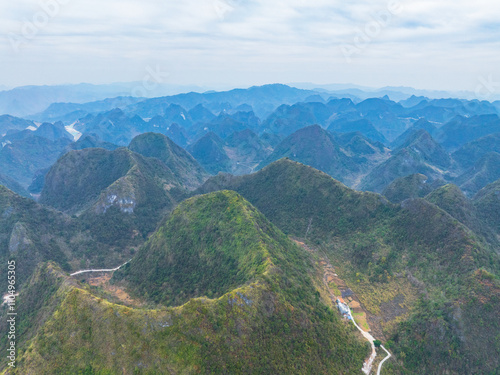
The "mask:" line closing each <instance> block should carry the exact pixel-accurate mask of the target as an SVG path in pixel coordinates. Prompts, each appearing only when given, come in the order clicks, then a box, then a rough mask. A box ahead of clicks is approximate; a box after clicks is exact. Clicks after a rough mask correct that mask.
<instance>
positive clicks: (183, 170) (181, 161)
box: [129, 133, 208, 190]
mask: <svg viewBox="0 0 500 375" xmlns="http://www.w3.org/2000/svg"><path fill="white" fill-rule="evenodd" d="M129 149H130V150H132V151H134V152H137V153H138V154H141V155H143V156H146V157H154V158H158V159H160V160H161V161H162V162H163V163H165V165H166V166H167V167H168V168H169V169H170V170H171V171H172V173H173V175H174V176H175V177H176V179H177V180H178V181H179V183H180V184H181V185H182V186H183V187H184V188H185V189H189V190H194V189H196V188H197V187H199V186H200V185H201V184H202V183H203V182H204V181H205V180H206V179H207V178H208V173H206V172H205V171H204V170H203V168H202V167H201V166H200V165H199V164H198V162H197V161H196V160H195V159H194V158H193V157H192V156H191V155H190V154H189V153H188V152H186V151H185V150H184V149H183V148H182V147H180V146H177V145H176V144H175V143H174V142H172V141H171V140H170V139H169V138H168V137H167V136H164V135H162V134H158V133H145V134H141V135H139V136H137V137H135V138H134V139H133V140H132V142H130V145H129Z"/></svg>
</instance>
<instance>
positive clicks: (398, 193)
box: [382, 173, 434, 203]
mask: <svg viewBox="0 0 500 375" xmlns="http://www.w3.org/2000/svg"><path fill="white" fill-rule="evenodd" d="M433 187H434V184H432V183H430V181H429V179H428V178H427V176H424V175H423V174H418V173H416V174H411V175H409V176H405V177H400V178H397V179H395V180H394V181H392V182H391V183H390V184H389V186H387V187H386V188H385V189H384V191H383V192H382V195H383V196H384V197H386V198H387V199H389V200H390V201H391V202H393V203H401V202H402V201H404V200H405V199H410V198H423V197H425V196H426V195H427V194H429V193H430V192H431V191H432V190H433Z"/></svg>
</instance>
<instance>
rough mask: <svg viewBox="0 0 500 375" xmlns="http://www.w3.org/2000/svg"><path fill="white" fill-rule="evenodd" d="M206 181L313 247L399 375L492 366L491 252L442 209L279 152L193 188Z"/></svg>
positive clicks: (494, 282) (496, 322) (494, 295)
mask: <svg viewBox="0 0 500 375" xmlns="http://www.w3.org/2000/svg"><path fill="white" fill-rule="evenodd" d="M214 188H225V189H232V190H235V191H238V192H239V193H240V194H242V195H243V196H244V197H245V198H246V199H248V200H249V201H250V202H251V203H252V204H254V205H255V206H256V207H257V208H258V209H260V210H261V211H262V212H263V213H264V214H265V215H266V217H268V218H269V219H270V220H271V221H272V222H273V223H274V224H276V225H277V226H278V227H279V228H280V229H282V230H284V231H285V232H286V233H288V234H290V235H293V236H297V237H301V238H304V237H306V238H307V239H309V241H310V242H311V243H312V244H313V245H315V246H318V247H319V248H321V249H323V250H324V251H325V252H326V253H327V254H328V255H329V257H330V259H331V261H332V263H333V264H334V266H335V267H336V270H337V272H339V274H340V275H341V276H342V278H343V279H344V280H346V282H347V283H348V286H349V287H350V288H351V289H352V290H353V291H354V292H355V293H356V294H357V295H358V297H359V298H360V300H361V302H362V303H363V304H364V306H365V307H366V308H367V309H368V310H369V312H370V313H371V314H373V315H374V316H376V317H378V320H377V319H375V320H373V321H372V322H371V323H370V324H372V323H373V324H374V325H377V324H379V325H380V328H381V331H382V332H383V335H384V337H385V339H386V340H388V346H389V347H390V348H391V349H392V350H393V352H394V354H395V356H396V358H397V361H398V363H399V364H400V365H402V366H403V369H404V370H401V371H403V372H404V373H412V374H422V373H443V372H445V371H451V372H452V373H460V374H470V373H495V371H498V370H499V369H500V367H499V366H500V362H499V360H498V358H500V357H499V353H500V347H499V346H498V337H497V335H496V334H495V333H494V332H498V329H499V327H500V317H499V316H498V314H497V313H496V311H498V310H499V309H500V298H499V292H500V287H499V284H498V276H497V275H498V271H499V269H500V267H499V256H498V253H497V252H496V251H494V249H491V248H489V247H488V246H487V245H485V244H483V242H482V241H480V240H479V239H478V236H477V235H476V234H474V233H473V232H472V231H471V230H470V229H468V228H467V227H465V226H463V225H462V224H460V223H459V222H458V220H456V219H455V218H453V217H452V216H451V215H449V214H448V213H446V212H445V211H443V210H441V209H440V208H438V207H437V206H435V205H433V204H431V203H429V202H427V201H425V200H422V199H414V200H407V201H405V202H404V204H403V205H393V204H391V203H389V202H388V201H386V200H385V199H384V198H382V197H381V196H379V195H377V194H372V193H360V192H355V191H352V190H350V189H348V188H347V187H345V186H343V185H342V184H340V183H338V182H337V181H335V180H333V179H331V178H330V177H329V176H327V175H325V174H323V173H321V172H319V171H317V170H314V169H313V168H310V167H306V166H303V165H300V164H298V163H295V162H291V161H289V160H280V161H278V162H276V163H273V164H271V165H270V166H268V167H267V168H264V169H263V170H262V171H260V172H258V173H256V174H254V175H249V176H243V177H237V178H234V177H233V178H230V177H228V176H217V177H215V178H213V181H210V180H209V181H208V182H207V183H206V184H205V186H204V188H203V189H202V191H208V190H212V189H214ZM398 301H399V302H398ZM398 306H399V307H398ZM377 322H378V323H377ZM389 366H390V367H392V368H393V369H394V370H396V369H397V368H396V367H397V366H396V363H391V362H390V364H389Z"/></svg>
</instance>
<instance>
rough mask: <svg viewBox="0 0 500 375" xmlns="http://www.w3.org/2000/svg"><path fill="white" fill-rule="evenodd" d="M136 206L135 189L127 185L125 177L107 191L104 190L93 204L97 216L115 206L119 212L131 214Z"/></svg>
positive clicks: (129, 184)
mask: <svg viewBox="0 0 500 375" xmlns="http://www.w3.org/2000/svg"><path fill="white" fill-rule="evenodd" d="M136 204H137V199H136V194H135V189H134V187H133V186H132V184H131V183H129V181H128V179H127V177H123V178H120V179H119V180H117V181H116V182H115V183H114V184H112V185H111V186H110V187H109V188H108V189H106V190H105V191H104V192H103V193H102V194H101V196H100V198H99V200H98V201H97V203H96V204H95V212H96V213H97V214H105V213H106V211H107V210H108V209H109V208H111V207H113V206H115V207H117V208H118V209H119V210H120V211H121V212H123V213H127V214H131V213H133V212H134V209H135V206H136Z"/></svg>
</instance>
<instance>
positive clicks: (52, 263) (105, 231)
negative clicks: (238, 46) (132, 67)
mask: <svg viewBox="0 0 500 375" xmlns="http://www.w3.org/2000/svg"><path fill="white" fill-rule="evenodd" d="M331 89H332V90H333V88H331ZM337 89H338V90H337V91H336V93H335V95H334V94H333V93H332V92H331V91H329V89H328V88H319V89H311V88H307V89H305V88H304V89H298V88H294V87H288V86H285V85H266V86H262V87H252V88H249V89H237V90H231V91H225V92H205V93H187V94H179V95H171V96H166V97H158V98H152V99H147V98H132V97H116V96H113V97H110V98H107V97H95V98H94V97H93V98H92V99H89V100H90V101H89V102H87V103H78V101H77V100H74V103H60V102H58V101H59V99H58V100H55V99H53V97H51V96H50V95H48V94H47V95H48V96H47V98H46V99H44V100H46V101H48V102H50V103H48V104H47V106H46V107H48V108H46V110H44V109H39V110H37V113H38V114H36V115H33V116H29V117H28V116H26V118H21V117H14V116H13V115H4V116H0V145H1V148H0V261H1V262H3V263H4V264H7V261H11V260H15V262H16V290H17V291H18V292H19V295H18V296H17V297H16V304H15V307H16V313H17V316H16V319H17V320H16V322H17V326H16V329H17V332H16V337H17V340H16V348H17V349H16V350H17V351H16V353H17V360H16V367H15V368H10V367H8V366H7V364H6V362H5V361H1V362H0V373H2V374H9V375H10V374H30V373H32V374H41V375H44V374H115V373H124V374H160V373H171V374H198V373H207V374H208V373H214V374H215V373H216V374H219V373H228V374H236V373H237V374H239V373H249V374H270V373H278V374H327V373H328V374H356V373H360V371H361V369H362V368H363V367H365V370H366V367H367V366H371V371H373V372H375V371H377V367H378V366H379V364H380V363H381V361H382V358H384V357H385V356H386V352H385V351H384V350H387V351H389V352H390V353H391V357H390V358H388V360H387V361H384V363H383V368H382V373H388V374H401V375H402V374H424V373H425V374H451V373H453V374H495V373H497V372H499V371H500V361H499V358H500V350H499V345H498V344H499V342H498V331H499V327H500V317H499V315H498V311H500V279H499V272H500V250H499V249H500V214H499V212H500V151H499V150H500V145H499V139H500V138H499V134H500V127H499V124H500V120H499V117H498V107H497V105H496V104H495V103H489V102H479V101H477V100H472V101H468V100H464V99H433V98H429V97H426V96H411V93H410V92H406V91H405V95H401V98H400V99H399V101H398V102H396V101H394V100H396V99H394V96H391V98H392V99H394V100H391V99H390V98H389V96H385V95H386V94H387V95H389V93H390V92H392V90H393V89H392V88H387V89H385V90H382V91H381V92H380V93H383V92H387V93H384V95H381V96H380V97H373V96H372V97H365V96H364V94H363V95H361V94H362V93H363V92H365V91H362V90H359V92H358V94H359V95H360V96H356V95H351V94H349V95H346V96H341V95H338V96H337V94H339V93H340V92H342V90H343V88H337ZM26 90H28V89H26ZM37 90H38V89H37ZM40 90H41V89H40ZM92 90H93V89H92ZM92 90H90V91H92ZM28 91H29V90H28ZM35 91H36V90H34V92H35ZM90 91H89V93H87V94H89V95H90V93H91V92H90ZM395 91H397V90H395ZM40 92H42V93H43V92H44V90H41V91H40ZM54 93H55V94H54V95H56V94H57V95H63V94H62V93H64V90H62V89H61V88H54ZM98 93H102V91H100V90H97V89H96V93H95V94H96V96H98V95H97V94H98ZM352 93H355V91H353V92H352ZM365 93H366V92H365ZM11 94H12V93H10V94H4V95H7V96H6V97H8V95H11ZM87 94H86V95H87ZM67 97H68V99H70V98H71V96H69V95H68V96H67ZM26 98H27V99H26V103H23V105H22V106H18V107H12V108H13V109H15V110H16V111H17V110H18V109H19V108H21V107H23V108H24V105H26V106H28V105H29V101H30V100H35V99H32V98H31V97H30V96H29V95H27V96H26ZM1 99H2V97H1V96H0V104H1V103H2V101H1ZM41 102H42V100H41V99H40V101H39V103H41ZM33 108H36V106H35V105H33ZM12 113H13V114H15V111H14V112H12ZM0 288H3V290H4V291H5V290H8V289H7V288H8V280H7V278H2V279H1V280H0ZM8 308H9V306H8V304H5V303H4V304H2V306H1V307H0V315H1V319H0V350H2V352H6V351H7V349H8V347H9V345H11V343H10V342H8V341H9V340H7V332H8V330H9V329H10V328H9V326H8V324H7V318H8V312H9V310H8ZM351 319H353V320H354V321H355V322H356V324H357V326H358V327H359V329H357V328H356V327H355V326H354V325H353V324H352V322H351ZM360 331H363V332H364V333H363V334H362V333H361V332H360ZM368 333H369V334H370V335H371V336H369V335H368ZM367 337H371V338H370V339H368V340H367ZM373 338H374V339H376V341H375V342H373ZM378 344H383V347H384V348H385V349H383V348H379V347H378ZM372 353H374V354H375V355H376V356H375V362H374V363H373V364H372V365H369V364H368V363H369V358H370V356H371V355H372Z"/></svg>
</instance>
